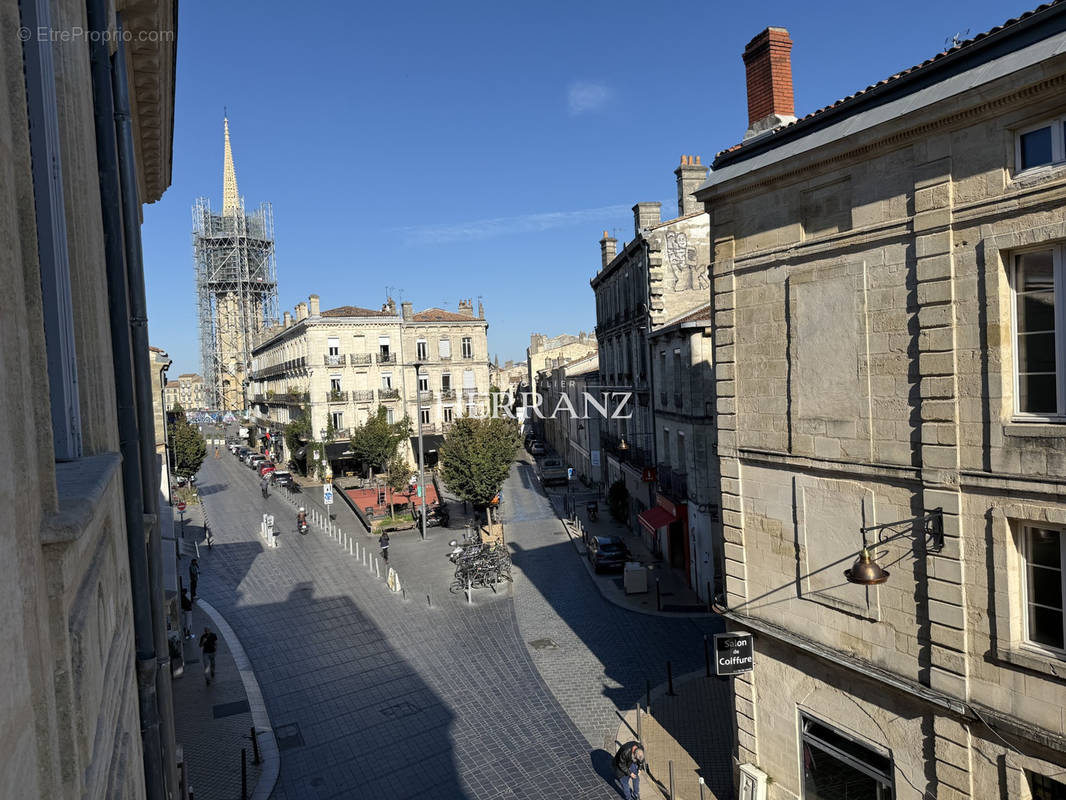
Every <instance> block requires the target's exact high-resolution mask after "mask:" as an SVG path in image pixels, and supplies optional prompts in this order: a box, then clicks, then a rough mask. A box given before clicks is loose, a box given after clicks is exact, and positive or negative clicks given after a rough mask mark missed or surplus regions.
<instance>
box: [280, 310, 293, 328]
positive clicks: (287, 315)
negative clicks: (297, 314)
mask: <svg viewBox="0 0 1066 800" xmlns="http://www.w3.org/2000/svg"><path fill="white" fill-rule="evenodd" d="M281 318H282V320H283V322H284V324H285V327H286V328H291V327H292V314H290V313H289V312H288V311H286V312H285V313H284V314H282V315H281Z"/></svg>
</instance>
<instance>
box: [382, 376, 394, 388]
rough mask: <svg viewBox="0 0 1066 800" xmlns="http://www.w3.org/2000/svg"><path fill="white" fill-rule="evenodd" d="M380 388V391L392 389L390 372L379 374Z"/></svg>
mask: <svg viewBox="0 0 1066 800" xmlns="http://www.w3.org/2000/svg"><path fill="white" fill-rule="evenodd" d="M381 388H382V389H391V388H392V373H391V372H382V373H381Z"/></svg>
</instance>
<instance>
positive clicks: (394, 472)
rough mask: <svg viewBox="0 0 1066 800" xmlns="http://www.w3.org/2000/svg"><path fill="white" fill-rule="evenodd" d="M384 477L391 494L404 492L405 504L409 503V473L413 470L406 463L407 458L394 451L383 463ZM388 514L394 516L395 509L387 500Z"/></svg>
mask: <svg viewBox="0 0 1066 800" xmlns="http://www.w3.org/2000/svg"><path fill="white" fill-rule="evenodd" d="M385 473H386V478H385V482H386V484H387V485H388V487H389V488H390V489H391V490H392V495H391V496H395V495H396V494H405V495H407V505H408V506H410V505H411V475H413V474H414V473H413V471H412V470H411V467H410V466H408V464H407V459H405V458H404V457H403V456H401V455H400V454H399V453H394V454H393V456H392V458H390V459H389V461H388V463H387V464H386V465H385ZM389 514H390V515H391V516H393V517H395V516H396V510H395V508H394V504H393V503H392V502H391V501H390V502H389Z"/></svg>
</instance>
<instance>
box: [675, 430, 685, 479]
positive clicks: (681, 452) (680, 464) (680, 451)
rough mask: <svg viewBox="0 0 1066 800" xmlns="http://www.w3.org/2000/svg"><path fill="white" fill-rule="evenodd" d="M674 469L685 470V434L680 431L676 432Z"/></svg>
mask: <svg viewBox="0 0 1066 800" xmlns="http://www.w3.org/2000/svg"><path fill="white" fill-rule="evenodd" d="M674 469H676V470H677V471H678V472H687V471H688V470H686V469H685V434H683V433H682V432H681V431H678V432H677V461H676V462H674Z"/></svg>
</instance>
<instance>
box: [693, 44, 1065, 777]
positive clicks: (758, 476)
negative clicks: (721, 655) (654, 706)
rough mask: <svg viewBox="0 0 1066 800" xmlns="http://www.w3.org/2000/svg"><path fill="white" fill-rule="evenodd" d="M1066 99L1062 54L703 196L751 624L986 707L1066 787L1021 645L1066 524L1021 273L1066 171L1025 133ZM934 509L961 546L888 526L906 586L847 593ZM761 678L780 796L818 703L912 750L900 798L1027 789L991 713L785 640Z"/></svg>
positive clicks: (750, 718)
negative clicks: (1015, 319) (1049, 553)
mask: <svg viewBox="0 0 1066 800" xmlns="http://www.w3.org/2000/svg"><path fill="white" fill-rule="evenodd" d="M1063 85H1066V62H1064V59H1063V58H1062V57H1058V58H1056V59H1054V60H1049V61H1045V62H1044V63H1043V64H1041V65H1040V66H1039V67H1036V68H1032V69H1030V70H1023V71H1021V72H1016V73H1014V74H1012V75H1010V76H1009V77H1007V78H1002V79H999V80H997V81H995V82H994V83H991V84H987V85H985V86H983V87H981V89H980V90H979V91H975V92H973V93H971V94H970V95H969V96H965V97H962V98H955V99H953V100H951V101H950V102H943V103H939V104H937V105H936V106H935V107H933V108H932V109H930V110H926V111H924V112H918V113H914V114H911V115H910V116H908V117H905V118H895V119H891V120H889V121H887V122H884V123H882V124H881V125H880V126H879V127H878V128H877V129H876V132H875V133H870V132H867V133H866V134H864V135H863V136H861V137H855V138H854V139H853V140H843V141H839V142H835V143H833V144H832V145H827V146H825V147H823V148H821V149H819V150H816V151H814V152H812V153H808V154H803V155H793V156H792V157H790V158H789V159H788V160H787V163H781V164H778V165H774V166H769V167H765V168H763V169H761V170H758V171H753V172H751V173H741V174H740V175H738V177H737V178H736V179H735V180H732V181H729V182H727V183H724V184H721V185H719V186H716V187H714V188H713V189H712V190H709V191H707V192H705V193H703V194H701V198H702V199H704V200H705V201H706V203H707V208H708V210H709V211H710V212H711V213H712V215H713V218H714V225H713V226H712V229H711V237H712V241H713V242H714V245H715V257H714V264H713V276H714V291H713V306H714V307H715V308H716V309H718V310H717V312H716V315H715V339H716V353H715V361H716V370H717V371H718V374H717V382H716V388H717V395H718V400H717V410H718V415H719V417H718V423H719V448H720V450H719V452H720V455H721V459H720V467H721V471H722V476H723V477H722V493H723V497H722V503H723V520H724V523H725V555H726V573H727V578H726V581H727V583H726V588H727V593H728V594H727V601H728V605H729V607H730V608H732V609H734V610H735V611H737V612H738V613H740V614H743V615H745V616H748V617H751V618H754V619H756V620H758V621H760V622H765V623H769V624H770V625H771V626H778V627H779V628H780V629H784V630H787V631H790V632H794V633H796V634H799V635H800V636H801V637H802V638H803V640H804V641H806V642H812V643H814V645H815V646H820V647H823V648H826V649H827V650H828V651H830V652H836V653H839V654H842V656H843V658H844V660H845V661H846V662H849V663H853V664H856V665H859V666H858V667H857V669H860V670H861V669H863V667H862V666H861V665H864V664H867V665H872V666H873V667H874V668H879V669H881V670H884V671H886V673H888V674H891V675H894V676H899V677H900V678H903V679H904V680H905V681H906V682H909V684H910V685H913V686H915V687H929V688H931V689H932V690H934V691H936V692H939V693H941V694H942V696H946V697H950V698H957V699H959V700H961V701H964V702H967V703H969V704H970V705H971V707H979V708H980V709H981V712H980V713H981V714H984V715H985V716H986V717H988V718H990V719H994V720H996V723H997V725H998V726H999V730H1000V731H1003V730H1005V729H1006V728H1010V729H1011V730H1014V731H1018V732H1021V733H1020V734H1019V735H1020V737H1021V738H1020V739H1019V738H1014V739H1013V740H1012V741H1014V742H1022V743H1023V744H1022V745H1021V748H1020V749H1021V750H1022V751H1023V752H1025V753H1027V754H1029V756H1032V757H1033V758H1034V759H1036V760H1035V761H1033V763H1034V764H1036V767H1034V768H1038V771H1039V772H1041V773H1042V774H1045V775H1051V774H1057V773H1059V772H1060V771H1061V769H1062V764H1063V763H1064V759H1063V757H1062V754H1061V752H1060V753H1058V754H1055V755H1053V756H1051V757H1050V758H1051V761H1052V762H1054V764H1049V763H1047V762H1042V761H1041V760H1040V759H1039V758H1038V757H1037V756H1036V755H1035V754H1039V753H1042V752H1044V753H1046V749H1045V748H1044V747H1043V745H1041V744H1040V742H1050V743H1052V745H1053V746H1054V747H1055V748H1057V749H1059V750H1062V749H1063V745H1064V744H1066V739H1064V738H1063V734H1064V732H1066V731H1064V713H1066V699H1064V698H1066V693H1064V692H1063V683H1062V678H1061V677H1060V676H1062V675H1064V674H1066V667H1064V665H1063V659H1062V656H1061V654H1060V655H1054V654H1048V653H1047V652H1040V651H1038V650H1036V649H1035V648H1033V647H1032V646H1029V645H1026V644H1025V642H1024V641H1023V639H1024V627H1023V623H1022V620H1023V617H1024V595H1023V593H1022V587H1021V572H1022V568H1021V555H1020V552H1019V546H1018V541H1019V536H1020V532H1021V527H1022V524H1023V523H1024V522H1026V521H1029V522H1033V523H1036V524H1039V525H1042V526H1044V527H1052V528H1056V527H1057V528H1064V527H1066V504H1064V503H1063V501H1062V495H1063V487H1064V486H1066V460H1064V458H1063V455H1062V454H1063V442H1064V441H1066V438H1064V437H1066V426H1064V425H1062V424H1061V421H1060V422H1059V423H1055V424H1049V423H1038V422H1032V421H1022V420H1021V419H1020V418H1019V417H1018V416H1017V415H1016V413H1015V400H1016V398H1015V391H1014V373H1013V360H1014V349H1013V339H1012V334H1011V286H1010V280H1011V278H1010V270H1009V268H1008V267H1009V264H1010V255H1011V253H1012V252H1014V251H1015V250H1017V249H1019V248H1023V247H1026V246H1030V245H1033V244H1041V243H1052V242H1054V243H1061V242H1062V241H1064V240H1066V224H1064V222H1063V219H1062V214H1061V207H1062V202H1063V198H1064V197H1066V170H1064V169H1063V168H1062V167H1056V168H1049V169H1045V170H1038V171H1037V172H1036V173H1030V174H1027V175H1025V176H1020V177H1018V178H1016V177H1015V164H1014V146H1015V132H1016V131H1017V130H1018V129H1019V128H1021V127H1024V126H1025V125H1027V124H1029V123H1032V122H1038V121H1040V119H1042V118H1043V117H1050V116H1055V115H1061V114H1062V113H1063V107H1062V101H1061V97H1062V91H1061V87H1062V86H1063ZM712 174H713V173H712ZM937 507H942V508H943V510H944V529H945V533H946V544H945V547H944V550H943V551H942V552H941V553H939V554H928V553H927V552H926V549H925V547H924V545H923V543H922V539H923V537H922V536H921V535H919V536H918V541H917V542H915V541H913V540H912V539H911V538H910V537H907V536H899V537H895V538H892V536H891V534H880V535H878V534H871V537H872V539H871V544H873V545H876V549H875V553H876V554H877V557H878V558H879V559H880V563H881V564H882V565H883V566H885V567H886V568H887V569H889V571H890V573H891V576H890V579H889V581H888V582H887V583H885V584H882V585H880V586H873V587H861V586H856V585H852V584H849V583H846V582H845V581H844V580H843V575H842V573H843V570H844V569H845V568H847V567H848V566H850V565H851V563H852V561H853V560H854V559H855V558H856V555H857V551H858V550H859V548H860V547H861V544H862V539H861V536H860V530H859V529H860V527H861V526H863V525H871V524H875V523H882V522H886V521H891V520H898V519H905V518H909V517H913V516H916V515H920V514H922V513H923V512H924V511H925V510H928V509H932V508H937ZM901 530H911V529H910V528H907V527H906V526H904V527H902V528H901ZM755 663H756V667H755V671H754V673H752V674H751V675H750V676H748V677H742V678H738V679H737V680H736V682H735V684H736V690H737V717H736V719H737V742H738V757H739V759H740V761H741V762H742V763H743V762H746V761H752V762H756V763H759V765H760V766H761V767H762V768H763V769H764V770H766V771H767V772H768V773H769V774H770V775H771V776H772V777H773V778H774V779H775V783H774V784H773V785H772V786H771V791H770V797H772V798H784V797H793V796H798V794H799V792H800V788H799V781H800V777H799V767H798V764H799V761H798V755H797V749H796V746H795V741H794V740H795V730H796V722H795V713H796V709H797V707H798V706H799V705H801V704H803V703H806V702H809V700H808V698H809V697H815V698H817V704H818V706H819V709H820V711H819V712H818V713H819V714H821V715H822V717H823V719H824V720H825V721H826V722H828V723H831V724H833V725H834V726H836V727H838V728H847V727H848V726H849V725H850V726H852V729H853V730H856V732H857V733H858V734H859V735H861V736H862V737H864V738H866V739H868V740H870V741H875V742H879V743H880V744H882V745H884V746H886V747H889V748H890V749H891V750H892V757H893V759H894V762H895V769H896V797H897V798H909V797H921V796H922V793H923V792H929V793H930V794H932V795H933V796H937V797H939V798H945V797H998V796H1010V797H1023V796H1028V795H1027V794H1025V791H1027V790H1025V789H1023V787H1022V783H1021V781H1022V780H1023V776H1021V773H1020V772H1019V771H1018V769H1017V768H1016V767H1015V766H1014V764H1016V763H1018V762H1017V761H1015V755H1014V754H1013V753H1011V752H1010V751H1007V750H1006V749H1005V748H1004V747H1003V745H1002V742H1000V741H997V740H996V739H995V737H994V736H988V729H987V728H986V727H985V726H984V725H983V724H982V722H981V721H980V719H979V718H977V717H974V716H972V715H971V717H970V718H969V719H967V718H965V715H953V714H948V713H944V712H943V711H942V709H938V708H935V707H932V706H931V705H930V704H921V705H920V706H919V708H918V709H917V710H915V709H914V708H913V705H914V701H913V700H912V699H910V697H909V696H908V695H906V694H905V693H904V692H901V691H896V690H894V689H891V688H888V686H887V685H886V684H881V685H880V686H879V687H877V690H876V691H866V690H863V691H861V692H860V690H859V688H858V687H857V685H856V683H855V681H856V678H855V672H854V671H852V670H849V669H845V668H842V667H836V666H831V665H828V664H827V663H825V662H819V664H818V665H817V669H816V668H815V665H809V666H810V669H809V670H805V669H803V668H802V665H805V664H807V663H808V662H806V661H803V660H802V659H801V658H800V656H798V655H797V649H796V648H794V647H788V646H785V645H782V644H780V642H777V641H775V639H774V636H773V635H763V636H759V637H757V652H756V659H755ZM797 665H800V666H801V668H800V669H798V670H797V668H796V667H797ZM812 678H813V680H812ZM860 707H861V710H860ZM867 712H868V713H869V714H870V715H871V716H872V717H873V718H874V719H876V720H877V725H876V727H877V730H874V729H872V728H869V724H868V722H869V718H868V717H866V713H867ZM1010 726H1013V727H1010ZM984 737H988V740H985V738H984ZM989 762H991V763H989ZM996 763H999V764H1001V765H1003V764H1011V765H1012V766H1010V767H1003V768H1002V769H1001V770H997V769H995V768H992V764H996ZM1060 778H1061V776H1060Z"/></svg>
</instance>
